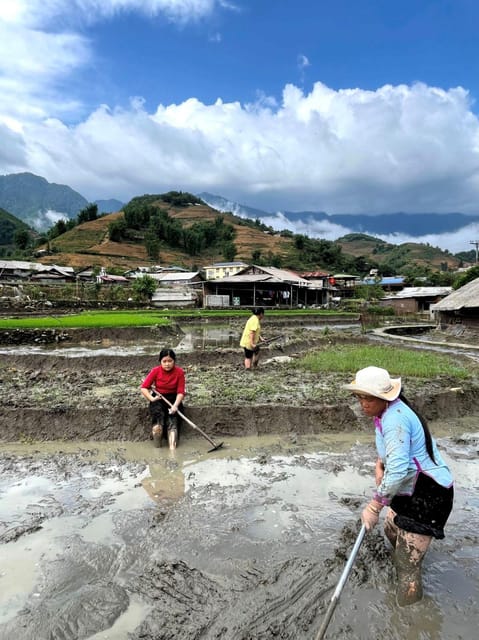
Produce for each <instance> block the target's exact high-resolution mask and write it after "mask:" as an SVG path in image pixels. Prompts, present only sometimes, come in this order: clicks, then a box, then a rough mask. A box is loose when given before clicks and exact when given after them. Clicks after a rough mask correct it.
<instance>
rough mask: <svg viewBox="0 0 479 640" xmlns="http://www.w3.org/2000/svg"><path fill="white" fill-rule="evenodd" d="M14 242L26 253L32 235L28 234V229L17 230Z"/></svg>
mask: <svg viewBox="0 0 479 640" xmlns="http://www.w3.org/2000/svg"><path fill="white" fill-rule="evenodd" d="M13 240H14V242H15V245H16V246H17V247H18V248H19V249H21V250H22V251H25V249H26V248H27V247H28V245H29V244H30V234H29V233H28V230H27V229H17V231H15V234H14V236H13Z"/></svg>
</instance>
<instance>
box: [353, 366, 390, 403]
mask: <svg viewBox="0 0 479 640" xmlns="http://www.w3.org/2000/svg"><path fill="white" fill-rule="evenodd" d="M344 389H349V391H353V392H354V393H365V394H367V395H369V396H374V397H375V398H381V400H396V398H397V397H398V396H399V394H400V393H401V378H391V377H390V376H389V373H388V372H387V371H386V369H381V368H380V367H366V368H365V369H361V370H360V371H358V372H357V373H356V378H355V379H354V380H353V381H352V382H351V384H345V385H344Z"/></svg>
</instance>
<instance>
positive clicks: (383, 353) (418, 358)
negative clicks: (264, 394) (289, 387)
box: [295, 345, 470, 379]
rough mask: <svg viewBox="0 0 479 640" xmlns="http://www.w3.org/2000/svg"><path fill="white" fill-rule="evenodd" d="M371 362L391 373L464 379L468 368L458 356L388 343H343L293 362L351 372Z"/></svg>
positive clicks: (319, 369)
mask: <svg viewBox="0 0 479 640" xmlns="http://www.w3.org/2000/svg"><path fill="white" fill-rule="evenodd" d="M370 365H374V366H376V367H382V368H383V369H387V370H388V372H389V373H390V374H391V376H396V377H401V376H411V377H417V378H432V377H437V376H443V375H447V376H450V377H451V376H452V377H454V378H459V379H465V378H467V377H469V376H470V371H469V370H468V369H467V367H466V366H465V365H462V364H461V363H460V362H458V360H457V357H451V356H448V355H445V354H439V353H432V352H426V351H412V350H410V349H401V348H397V347H390V346H386V347H385V346H384V345H383V346H376V345H361V346H357V345H343V346H336V347H335V348H334V350H330V351H328V350H324V351H315V352H312V353H309V354H307V355H306V356H304V357H303V358H301V359H300V360H298V361H297V362H296V363H295V366H296V367H299V368H302V369H306V370H307V371H311V372H313V373H321V372H326V371H327V372H342V373H351V374H352V375H354V373H355V372H356V371H358V370H359V369H363V368H364V367H368V366H370Z"/></svg>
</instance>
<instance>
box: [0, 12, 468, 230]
mask: <svg viewBox="0 0 479 640" xmlns="http://www.w3.org/2000/svg"><path fill="white" fill-rule="evenodd" d="M237 9H238V7H235V6H234V5H233V3H228V2H225V1H224V0H223V1H220V0H149V2H141V1H140V0H122V1H118V0H104V1H102V2H99V1H98V0H69V1H67V0H30V1H29V2H27V1H26V0H13V1H12V2H9V3H7V4H3V5H2V7H0V172H1V173H5V174H7V173H16V172H21V171H30V172H33V173H35V174H38V175H42V176H45V177H46V178H47V179H48V180H49V181H51V182H58V183H62V184H68V185H71V186H72V188H74V189H76V190H77V191H79V192H80V193H82V194H84V195H85V196H86V197H87V198H90V199H93V198H108V197H110V196H111V195H112V194H113V195H115V197H117V198H121V199H122V200H123V201H128V200H129V198H131V197H132V196H134V195H138V194H142V193H161V192H164V191H168V190H170V189H183V190H187V191H191V192H200V191H214V192H216V193H222V194H227V195H228V197H230V198H232V199H234V200H236V201H238V202H246V203H251V204H253V205H254V206H256V207H259V208H263V209H265V210H268V211H279V210H281V211H284V210H292V211H298V210H308V209H314V210H323V211H327V212H328V213H341V212H349V213H361V212H368V213H382V212H396V211H413V212H430V211H433V212H439V213H441V212H450V211H461V212H465V213H476V212H478V211H479V207H478V205H477V203H478V202H479V145H478V141H479V123H478V118H477V116H476V114H475V113H474V112H473V110H472V105H471V98H470V96H469V93H468V91H467V90H466V89H464V88H462V87H460V86H459V87H455V88H440V87H436V86H428V85H427V84H425V83H421V82H417V83H414V84H409V85H402V84H400V85H389V84H386V85H383V86H380V87H378V88H376V89H374V90H365V89H361V88H344V89H333V88H331V87H329V86H327V85H326V84H325V83H323V82H321V81H320V80H319V79H318V80H317V81H316V82H314V83H313V84H312V85H310V89H304V88H302V87H299V86H296V85H295V84H294V83H292V82H288V83H284V86H283V91H282V95H281V96H280V97H276V96H270V95H264V94H262V93H261V92H260V91H259V92H258V98H257V100H256V101H255V102H251V103H242V102H240V101H234V100H224V99H222V98H221V97H218V98H217V99H216V100H215V101H214V102H210V103H205V102H202V101H201V100H199V99H198V98H197V97H195V96H194V95H191V97H189V98H188V99H184V100H182V101H181V102H178V103H164V104H163V103H162V102H161V101H158V102H157V103H156V104H154V105H151V104H147V102H146V100H145V99H144V98H143V97H142V96H140V97H138V96H132V97H131V100H130V102H129V103H128V104H126V105H125V104H122V105H119V104H118V103H116V102H115V99H114V98H112V99H111V101H109V102H105V103H103V104H91V103H90V101H89V100H88V99H87V97H86V95H87V94H86V92H82V91H80V87H81V86H82V83H84V82H85V75H86V74H88V81H89V83H91V86H94V85H95V83H97V82H99V81H100V80H101V78H100V77H99V75H97V74H98V70H97V67H98V66H99V63H100V57H99V54H98V52H97V49H96V43H95V41H94V39H93V38H91V37H89V33H90V32H89V25H91V24H99V23H104V22H106V21H108V20H112V19H113V17H114V16H115V15H118V14H119V13H126V12H129V13H130V14H132V15H139V14H141V15H149V16H162V17H163V18H164V20H166V21H169V22H175V23H177V24H181V25H184V24H186V23H188V22H195V21H196V22H198V21H200V20H208V19H209V18H212V16H213V15H214V14H215V13H217V12H224V11H229V12H230V13H231V12H233V14H234V12H235V10H237ZM132 38H134V34H132ZM219 40H221V38H220V39H219ZM128 44H129V46H134V42H131V43H128ZM298 55H300V56H301V57H299V58H298V59H297V60H298V61H301V68H302V70H304V69H306V68H308V72H309V73H311V64H310V60H309V57H307V56H306V55H305V54H298ZM67 85H68V87H69V91H68V92H65V87H66V86H67ZM65 96H66V97H65ZM297 224H299V223H297ZM304 224H305V225H307V224H308V223H307V222H305V223H304ZM305 231H306V229H305ZM336 231H338V229H336V228H333V227H330V228H328V225H326V224H325V223H323V226H322V228H321V229H318V232H319V233H321V234H324V237H328V234H329V235H332V234H334V233H336ZM468 233H471V234H475V233H476V228H475V227H473V228H471V229H470V230H469V231H468ZM428 237H429V236H428ZM430 237H431V240H432V241H433V242H434V238H435V234H434V231H433V230H431V234H430Z"/></svg>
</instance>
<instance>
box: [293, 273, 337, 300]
mask: <svg viewBox="0 0 479 640" xmlns="http://www.w3.org/2000/svg"><path fill="white" fill-rule="evenodd" d="M300 275H301V277H302V278H304V279H305V280H307V281H308V294H307V304H308V306H323V307H329V306H330V305H331V304H332V302H333V298H335V297H336V296H337V289H336V287H335V286H334V285H332V284H331V274H329V273H325V272H324V271H305V272H304V273H301V274H300Z"/></svg>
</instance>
